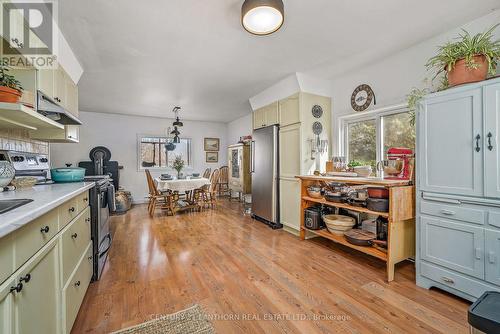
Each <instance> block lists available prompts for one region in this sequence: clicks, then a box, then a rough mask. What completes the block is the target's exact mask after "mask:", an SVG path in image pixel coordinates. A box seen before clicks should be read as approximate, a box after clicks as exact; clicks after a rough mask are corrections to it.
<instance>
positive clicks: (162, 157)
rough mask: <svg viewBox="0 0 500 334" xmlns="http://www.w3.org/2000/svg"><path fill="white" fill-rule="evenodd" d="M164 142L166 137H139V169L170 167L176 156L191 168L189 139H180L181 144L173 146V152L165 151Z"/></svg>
mask: <svg viewBox="0 0 500 334" xmlns="http://www.w3.org/2000/svg"><path fill="white" fill-rule="evenodd" d="M166 142H167V138H166V137H160V136H157V137H155V136H142V135H140V136H139V140H138V147H139V149H138V151H139V152H138V155H139V156H138V159H139V169H144V168H158V169H160V168H161V169H163V168H168V167H172V164H173V162H174V159H175V157H176V156H178V155H180V156H181V157H182V159H184V161H185V162H186V166H191V139H188V138H181V142H180V143H178V144H175V149H174V150H173V151H167V150H166V149H165V144H166Z"/></svg>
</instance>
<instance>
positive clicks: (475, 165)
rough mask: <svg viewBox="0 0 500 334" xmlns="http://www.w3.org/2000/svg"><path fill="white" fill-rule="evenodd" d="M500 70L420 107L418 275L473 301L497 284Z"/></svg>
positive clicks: (497, 287) (419, 279)
mask: <svg viewBox="0 0 500 334" xmlns="http://www.w3.org/2000/svg"><path fill="white" fill-rule="evenodd" d="M499 133H500V78H496V79H492V80H487V81H483V82H480V83H475V84H469V85H463V86H460V87H456V88H451V89H448V90H446V91H443V92H439V93H435V94H431V95H429V96H427V97H426V98H424V99H423V101H422V103H421V104H420V106H419V108H418V111H417V152H416V154H417V159H416V161H417V166H416V167H417V169H416V170H417V180H416V184H417V234H416V235H417V243H416V244H417V251H416V254H417V256H416V267H417V274H416V281H417V284H418V285H419V286H422V287H426V288H429V287H431V286H435V287H438V288H441V289H443V290H446V291H449V292H451V293H454V294H457V295H459V296H461V297H463V298H466V299H469V300H471V301H474V300H475V299H477V298H478V297H479V296H480V295H481V294H482V293H483V292H485V291H489V290H496V291H500V151H499V148H498V146H499V145H500V140H499V138H498V136H499Z"/></svg>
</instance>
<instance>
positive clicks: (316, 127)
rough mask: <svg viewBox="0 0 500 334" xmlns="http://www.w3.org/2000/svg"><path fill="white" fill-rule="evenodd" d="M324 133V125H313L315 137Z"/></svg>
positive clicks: (316, 123) (315, 123) (318, 123)
mask: <svg viewBox="0 0 500 334" xmlns="http://www.w3.org/2000/svg"><path fill="white" fill-rule="evenodd" d="M321 132H323V125H322V124H321V123H320V122H314V123H313V133H314V134H315V135H320V134H321Z"/></svg>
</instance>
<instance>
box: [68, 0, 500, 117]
mask: <svg viewBox="0 0 500 334" xmlns="http://www.w3.org/2000/svg"><path fill="white" fill-rule="evenodd" d="M242 2H243V1H242V0H210V1H207V0H177V1H173V0H148V1H131V0H84V1H82V0H64V1H60V2H59V20H60V22H59V24H60V26H61V30H62V31H63V33H64V35H65V37H66V39H67V40H68V42H69V44H70V46H71V48H72V49H73V51H74V52H75V54H76V56H77V58H78V59H79V61H80V62H81V64H82V66H83V68H84V74H83V76H82V78H81V80H80V83H79V87H80V110H85V111H95V112H107V113H121V114H131V115H147V116H159V117H171V116H172V113H171V109H172V108H173V106H174V105H180V106H182V114H181V115H182V116H183V118H185V119H192V120H213V121H224V122H229V121H231V120H234V119H236V118H238V117H240V116H243V115H245V114H247V113H248V112H249V111H250V105H249V103H248V99H249V98H250V97H252V96H253V95H255V94H257V93H259V92H260V91H262V90H263V89H265V88H267V87H268V86H270V85H272V84H274V83H275V82H277V81H278V80H281V79H283V78H284V77H286V76H287V75H289V74H291V73H293V72H308V71H311V73H314V74H315V75H321V76H322V77H325V78H332V77H333V76H334V75H335V74H338V73H340V72H342V71H343V70H345V68H344V67H343V64H344V63H345V64H347V63H348V61H349V59H350V58H352V57H353V56H356V55H359V54H369V55H370V58H371V59H377V58H381V57H383V56H384V55H386V54H387V53H388V52H394V51H397V50H400V49H403V48H406V47H409V46H411V45H413V44H416V43H418V42H420V41H422V40H425V39H427V38H429V37H431V36H433V35H437V34H439V33H441V32H444V31H446V30H449V29H452V28H455V27H457V26H459V25H461V24H463V23H465V22H467V21H470V20H472V19H474V18H476V17H479V16H481V15H484V14H487V13H488V12H489V11H491V10H492V9H494V8H498V7H499V1H498V0H481V1H477V0H418V1H415V0H379V1H373V0H358V1H352V0H307V1H306V0H285V1H284V2H285V24H284V26H283V27H282V29H281V30H280V31H278V32H277V33H275V34H273V35H270V36H253V35H250V34H248V33H247V32H245V31H244V30H243V28H242V27H241V25H240V8H241V4H242ZM321 68H325V69H327V70H325V71H321Z"/></svg>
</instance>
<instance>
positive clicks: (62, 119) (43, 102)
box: [36, 91, 82, 125]
mask: <svg viewBox="0 0 500 334" xmlns="http://www.w3.org/2000/svg"><path fill="white" fill-rule="evenodd" d="M36 111H38V113H40V114H42V115H44V116H45V117H47V118H50V119H51V120H53V121H56V122H58V123H61V124H63V125H82V122H81V121H80V120H79V119H78V118H76V117H75V116H74V115H73V114H71V113H70V112H69V111H67V110H66V109H64V108H63V107H61V106H60V105H58V104H57V103H56V102H54V101H53V100H52V99H51V98H49V97H48V96H47V95H45V94H44V93H42V92H41V91H37V110H36Z"/></svg>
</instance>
